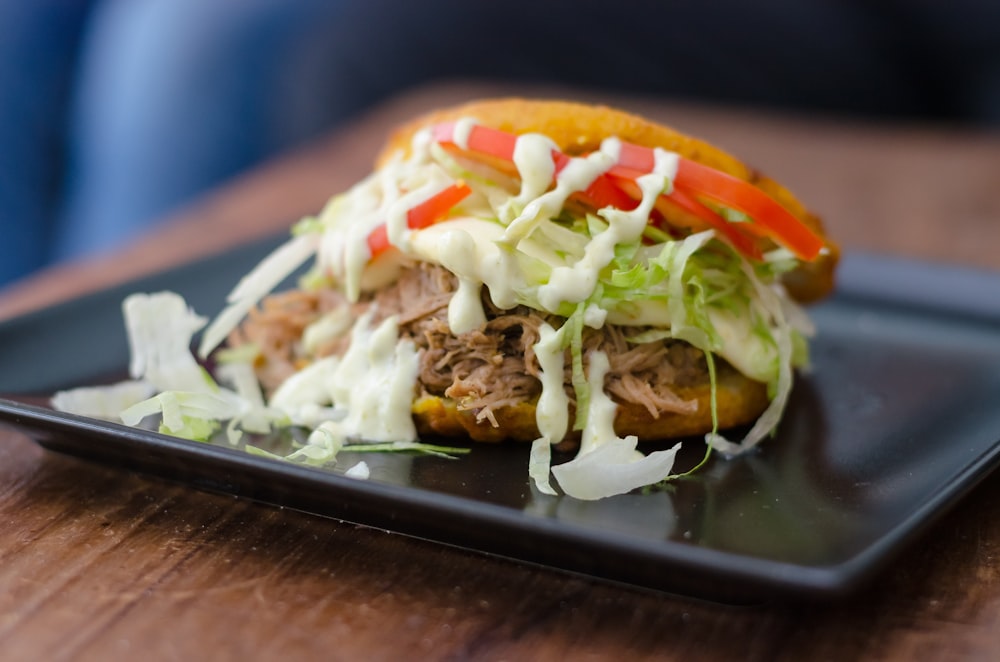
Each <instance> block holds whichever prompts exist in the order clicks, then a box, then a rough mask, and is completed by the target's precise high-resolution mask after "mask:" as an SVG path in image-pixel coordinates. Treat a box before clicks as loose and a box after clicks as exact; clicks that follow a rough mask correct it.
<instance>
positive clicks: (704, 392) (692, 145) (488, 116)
mask: <svg viewBox="0 0 1000 662" xmlns="http://www.w3.org/2000/svg"><path fill="white" fill-rule="evenodd" d="M465 117H471V118H474V119H475V120H476V121H477V122H479V123H481V124H483V125H485V126H489V127H492V128H496V129H499V130H502V131H507V132H510V133H514V134H518V135H520V134H524V133H540V134H543V135H545V136H548V137H549V138H550V139H552V140H553V141H554V142H555V143H556V145H557V146H558V147H559V148H560V149H561V150H563V151H564V152H565V153H566V154H569V155H572V156H575V155H581V154H586V153H588V152H591V151H594V150H596V149H598V148H599V147H600V145H601V141H602V140H604V139H605V138H608V137H617V138H619V139H621V140H623V141H626V142H631V143H634V144H637V145H641V146H644V147H660V148H662V149H665V150H668V151H672V152H676V153H678V154H680V155H681V156H683V157H684V158H687V159H690V160H693V161H697V162H699V163H702V164H704V165H707V166H711V167H712V168H715V169H717V170H721V171H723V172H726V173H728V174H730V175H733V176H735V177H738V178H739V179H742V180H744V181H746V182H749V183H751V184H753V185H754V186H756V187H758V188H759V189H761V190H762V191H764V192H766V193H767V194H768V195H770V196H771V197H772V198H773V199H774V200H776V201H777V202H779V203H780V204H781V205H782V206H784V207H785V208H786V209H787V210H788V211H789V212H791V213H792V214H793V215H794V216H796V217H797V218H798V219H800V220H801V221H802V222H803V223H805V224H806V225H808V226H809V227H810V228H812V229H813V230H815V231H816V232H817V233H818V234H819V235H820V236H824V237H825V233H824V231H823V227H822V224H821V221H820V219H819V218H818V217H817V216H815V215H814V214H812V213H811V212H809V211H808V210H807V209H806V208H805V207H804V206H803V205H802V204H801V203H800V202H799V201H798V200H797V199H796V198H795V197H794V196H793V195H792V194H791V193H790V192H789V191H788V190H787V189H785V188H784V187H782V186H781V185H780V184H778V183H777V182H775V181H774V180H772V179H769V178H767V177H765V176H764V175H762V174H761V173H759V172H757V171H756V170H754V169H752V168H750V167H748V166H746V165H745V164H743V163H742V162H740V161H739V160H737V159H736V158H734V157H733V156H731V155H729V154H727V153H726V152H724V151H722V150H720V149H718V148H716V147H713V146H712V145H710V144H708V143H706V142H703V141H701V140H698V139H696V138H691V137H689V136H686V135H684V134H682V133H679V132H678V131H675V130H674V129H671V128H669V127H666V126H663V125H660V124H657V123H655V122H651V121H649V120H646V119H644V118H641V117H638V116H635V115H631V114H628V113H625V112H622V111H619V110H615V109H612V108H608V107H605V106H594V105H585V104H578V103H570V102H564V101H534V100H526V99H517V98H510V99H498V100H486V101H477V102H472V103H468V104H465V105H461V106H456V107H453V108H448V109H444V110H438V111H435V112H431V113H429V114H427V115H424V116H423V117H420V118H417V119H415V120H413V121H411V122H409V123H407V124H405V125H403V126H401V127H400V128H398V129H397V130H396V131H395V132H394V133H393V134H392V135H391V137H390V139H389V141H388V143H387V144H386V146H385V147H384V148H383V150H382V152H381V153H380V155H379V156H378V159H377V165H379V166H381V165H382V164H384V163H386V162H387V161H388V160H389V159H390V158H392V157H393V156H394V155H395V154H397V153H399V152H403V153H404V154H407V153H408V152H409V150H410V144H411V140H412V138H413V136H414V134H415V133H416V132H417V131H419V130H420V129H422V128H425V127H428V126H431V125H433V124H436V123H440V122H447V121H455V120H458V119H460V118H465ZM827 247H828V251H827V252H826V253H825V254H824V255H822V256H820V257H819V258H818V259H817V260H815V261H814V262H811V263H806V264H804V265H803V266H802V267H800V268H799V269H798V270H797V271H795V272H793V273H792V274H790V275H789V276H788V277H787V278H786V279H785V281H784V282H785V285H786V287H787V289H788V291H789V294H790V295H791V296H792V297H794V298H795V299H796V300H798V301H802V302H809V301H814V300H817V299H819V298H821V297H823V296H825V295H826V294H828V293H829V292H830V290H831V289H832V287H833V274H834V269H835V266H836V264H837V259H838V253H839V251H838V249H837V246H836V245H835V244H833V243H832V242H829V240H827ZM727 367H728V366H727ZM675 393H676V394H677V395H678V396H680V397H681V398H683V399H684V400H694V401H697V403H698V407H697V409H696V410H695V411H694V412H693V413H685V414H678V413H672V412H664V413H660V414H659V415H657V416H654V415H652V414H650V412H649V411H648V410H647V409H646V408H645V407H643V406H641V405H638V404H633V403H628V402H625V403H623V402H618V410H617V414H616V417H615V431H616V433H617V434H619V435H621V436H625V435H636V436H637V437H638V438H639V440H640V441H652V440H663V439H671V438H677V437H686V436H694V435H703V434H705V433H707V432H710V431H711V430H712V408H711V384H710V381H709V379H708V375H707V373H706V375H705V379H704V380H703V382H701V383H697V384H693V385H686V386H684V387H677V388H676V389H675ZM716 402H717V408H716V411H717V416H718V423H719V428H720V429H726V428H731V427H735V426H740V425H746V424H750V423H752V422H753V421H754V420H756V419H757V418H758V417H759V416H760V415H761V413H762V412H763V411H764V410H765V409H766V408H767V405H768V402H769V401H768V396H767V388H766V386H765V385H764V384H762V383H760V382H757V381H754V380H751V379H749V378H747V377H745V376H744V375H742V374H741V373H739V372H737V371H736V370H735V369H731V368H729V369H725V370H721V371H720V372H719V375H718V381H717V390H716ZM493 414H494V418H495V420H496V422H497V426H496V427H494V426H493V425H492V424H491V423H490V422H488V421H485V420H483V421H477V420H476V419H477V417H476V412H475V411H472V410H463V409H461V408H460V407H459V405H458V402H457V401H455V400H453V399H450V398H446V397H438V396H429V395H424V396H421V397H420V398H418V399H417V400H416V401H415V402H414V404H413V417H414V421H415V422H416V425H417V430H418V432H419V434H421V435H424V436H446V437H470V438H471V439H473V440H475V441H485V442H498V441H504V440H516V441H532V440H534V439H536V438H538V436H539V432H538V427H537V425H536V423H535V404H534V403H523V404H519V405H513V406H507V407H504V408H501V409H497V410H494V412H493ZM571 420H572V419H571ZM573 436H574V435H573V433H572V432H570V433H569V434H568V435H567V438H568V439H572V438H573Z"/></svg>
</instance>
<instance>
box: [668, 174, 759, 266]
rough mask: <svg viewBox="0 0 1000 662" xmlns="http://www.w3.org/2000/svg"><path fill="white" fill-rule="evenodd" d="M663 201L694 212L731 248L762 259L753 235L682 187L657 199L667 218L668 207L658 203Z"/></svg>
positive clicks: (752, 257) (756, 258)
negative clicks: (723, 238) (746, 232)
mask: <svg viewBox="0 0 1000 662" xmlns="http://www.w3.org/2000/svg"><path fill="white" fill-rule="evenodd" d="M664 201H666V202H668V203H671V204H673V205H676V206H677V207H679V208H680V209H683V210H684V211H686V212H688V213H690V214H694V215H695V216H697V217H698V218H700V219H701V220H703V221H705V222H706V223H708V225H709V226H711V227H712V228H713V229H714V230H716V231H718V232H719V233H720V234H721V235H722V236H723V237H725V238H726V240H727V241H728V242H729V244H730V245H731V246H732V247H733V248H735V249H736V250H737V251H739V252H740V253H742V254H743V255H745V256H746V257H748V258H750V259H753V260H757V261H761V260H763V259H764V254H763V253H762V252H761V250H760V246H758V245H757V242H756V241H754V239H753V237H750V236H748V235H747V234H745V233H744V232H743V228H742V225H735V224H733V223H730V222H729V221H727V220H726V219H724V218H723V217H722V216H721V215H720V214H717V213H715V212H714V211H712V210H711V209H709V208H708V207H706V206H705V205H703V204H701V203H700V202H698V200H696V199H695V198H694V197H693V196H691V195H688V194H687V193H686V192H685V191H683V190H682V189H677V188H675V189H674V190H673V191H671V192H670V193H669V194H668V195H661V196H660V199H659V200H658V201H657V204H656V207H657V209H659V210H660V211H661V212H662V213H663V215H664V216H666V217H667V218H669V215H670V214H669V211H670V208H669V207H667V208H666V209H664V208H663V207H662V206H661V204H660V203H661V202H664ZM745 225H749V224H745Z"/></svg>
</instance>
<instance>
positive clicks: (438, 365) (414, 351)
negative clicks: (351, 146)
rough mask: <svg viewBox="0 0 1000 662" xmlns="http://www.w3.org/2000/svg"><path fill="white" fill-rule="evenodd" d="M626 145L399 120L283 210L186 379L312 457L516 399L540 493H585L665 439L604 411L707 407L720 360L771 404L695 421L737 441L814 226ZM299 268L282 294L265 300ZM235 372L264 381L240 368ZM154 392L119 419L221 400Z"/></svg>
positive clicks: (799, 320)
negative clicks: (781, 224)
mask: <svg viewBox="0 0 1000 662" xmlns="http://www.w3.org/2000/svg"><path fill="white" fill-rule="evenodd" d="M637 150H638V148H637V147H636V146H634V145H629V144H627V143H623V142H621V141H620V140H618V139H616V138H609V139H606V140H605V141H604V142H603V143H602V144H601V147H600V149H598V150H595V151H593V152H591V153H589V154H585V155H581V156H568V155H566V154H564V153H563V152H561V151H560V150H559V148H558V146H557V145H556V144H555V143H553V142H552V141H551V140H550V139H548V138H547V137H545V136H543V135H539V134H524V135H519V136H514V135H513V134H504V133H502V132H499V131H495V130H492V129H488V128H487V127H484V126H481V125H480V124H478V123H477V122H476V121H475V120H474V119H462V120H460V121H458V122H454V123H450V124H447V125H435V126H432V127H429V128H427V129H425V130H423V131H420V132H418V133H416V134H415V136H414V137H413V140H412V144H411V145H410V147H409V150H408V152H406V153H400V154H399V155H397V157H396V158H394V159H393V160H391V161H390V162H388V163H386V164H384V165H383V166H382V167H380V168H379V169H378V170H377V171H375V172H374V173H373V174H371V175H370V176H369V177H368V178H367V179H365V180H363V181H361V182H360V183H358V184H357V185H356V186H354V187H353V188H352V189H350V190H349V191H347V192H345V193H343V194H341V195H338V196H337V197H335V198H333V199H332V200H331V201H330V203H329V204H328V205H327V206H326V208H325V209H324V210H323V211H322V212H321V213H320V214H319V215H318V216H316V217H314V218H307V219H304V220H303V221H301V222H300V223H299V224H298V225H297V226H296V227H295V229H294V232H293V236H292V238H291V239H290V241H289V242H288V243H286V244H285V245H284V246H282V247H280V248H279V249H278V250H277V251H276V252H275V253H274V254H273V255H271V256H270V257H269V258H267V259H266V260H264V261H263V262H262V263H261V264H260V265H259V266H258V267H257V268H256V269H255V270H254V271H252V272H251V273H250V274H248V275H247V276H246V277H245V278H244V279H243V280H242V281H241V282H240V283H239V284H238V285H237V287H236V288H235V289H234V291H233V292H232V293H231V295H230V297H229V305H228V307H227V308H226V309H225V310H224V311H223V312H222V313H221V314H220V315H219V316H218V317H217V318H216V319H215V320H214V321H213V322H212V324H211V325H209V326H208V328H207V329H205V331H204V333H203V334H202V339H201V346H200V350H199V351H200V353H201V355H202V356H207V355H208V354H209V353H211V352H212V351H213V350H214V349H215V348H216V347H217V346H219V345H220V344H222V343H223V342H224V341H226V340H227V339H228V349H227V350H226V352H225V355H224V358H223V359H222V360H223V361H224V363H225V364H226V365H225V366H224V368H226V371H228V374H229V375H230V377H231V379H230V381H231V383H232V384H233V388H232V389H231V390H230V389H226V388H223V387H220V386H218V385H215V384H214V383H213V384H210V386H209V387H208V390H210V391H212V392H213V393H214V394H215V396H218V395H219V394H220V393H227V394H228V393H233V394H234V398H230V399H228V400H226V407H228V408H226V409H225V413H226V416H227V417H228V418H229V420H230V432H233V430H234V429H236V428H238V427H240V426H241V425H242V426H243V428H244V429H257V428H260V427H262V426H263V427H265V428H266V427H268V426H274V425H287V424H292V425H304V426H308V427H309V428H311V429H313V430H314V432H313V434H312V435H311V436H310V444H314V445H317V446H323V447H325V448H326V449H328V450H329V449H333V450H332V451H331V455H330V457H332V456H333V454H335V452H336V449H338V448H340V447H342V446H343V444H344V443H352V442H404V443H406V442H415V441H416V440H417V437H418V434H419V432H420V430H418V426H417V423H416V422H415V420H414V418H415V417H414V412H415V411H416V409H417V408H418V407H419V406H420V403H421V402H424V401H426V400H427V399H428V398H429V399H432V400H433V399H439V400H442V401H447V402H448V403H449V406H452V407H454V408H455V409H456V410H458V411H463V412H467V413H469V414H470V415H472V416H474V418H475V421H476V423H477V424H478V425H480V426H481V427H480V429H481V430H482V436H481V438H483V439H494V438H496V439H499V438H504V436H505V435H504V431H503V430H502V427H503V422H502V420H499V419H501V418H502V414H503V412H504V411H506V410H510V409H516V408H518V407H523V406H527V407H530V408H532V409H533V412H534V425H533V426H532V428H531V434H532V436H533V437H534V438H533V445H532V447H531V453H530V461H529V473H530V475H531V476H532V478H533V479H534V484H535V486H536V487H537V488H538V489H539V490H540V491H542V492H545V493H555V490H554V489H553V488H552V486H551V484H550V476H551V475H554V476H555V477H556V478H557V480H558V481H559V485H560V487H561V488H562V490H563V492H565V493H567V494H570V495H571V496H576V497H579V498H585V499H590V498H600V497H604V496H609V495H612V494H617V493H621V492H625V491H628V490H630V489H634V488H636V487H641V486H644V485H649V484H653V483H657V482H659V481H662V480H665V479H667V478H669V477H670V476H671V470H672V467H673V460H674V454H675V453H676V452H677V447H676V446H675V447H674V448H673V449H670V450H667V451H658V452H654V453H650V454H648V455H645V454H643V453H641V452H640V451H639V450H637V448H636V444H637V441H638V440H637V439H636V437H635V436H625V437H624V438H623V437H619V436H618V435H617V433H616V429H615V414H616V410H617V408H618V407H619V406H621V405H623V404H628V405H632V406H634V407H636V408H638V409H641V410H643V411H645V412H647V414H648V417H649V419H650V420H656V419H658V418H660V417H662V416H666V415H681V416H683V415H685V414H691V413H693V412H694V411H695V410H697V409H698V407H699V406H704V404H701V405H700V404H699V402H697V401H694V400H692V399H687V398H685V397H684V396H683V395H682V394H683V393H684V392H685V388H688V387H692V386H695V385H704V384H706V383H707V384H709V385H710V387H711V389H712V393H713V397H712V400H711V404H710V405H709V406H711V407H714V403H715V398H714V394H715V388H716V385H717V384H718V383H719V382H720V381H722V380H725V379H726V377H727V375H734V374H737V373H738V374H739V375H742V376H744V377H746V378H748V379H749V380H752V381H753V382H758V383H760V384H762V385H765V386H766V392H767V397H768V398H769V400H770V402H769V404H768V405H766V407H765V408H764V410H763V413H761V415H760V416H759V418H758V419H757V420H756V422H754V423H753V424H752V425H751V426H749V429H748V431H747V432H746V433H745V436H744V437H743V438H742V439H740V440H735V441H733V440H728V439H726V438H724V437H723V436H722V435H721V434H720V433H719V431H718V429H716V426H715V425H713V426H712V430H711V431H710V432H709V433H708V434H706V435H705V440H706V443H707V444H708V446H709V448H714V449H717V450H720V451H722V452H724V453H737V452H740V451H743V450H746V449H748V448H750V447H752V446H754V445H755V444H757V443H758V442H759V441H760V440H761V439H763V438H764V437H766V436H767V435H768V434H769V433H770V432H771V431H772V430H773V429H774V428H775V426H776V425H777V423H778V421H779V419H780V416H781V413H782V410H783V408H784V406H785V402H786V400H787V397H788V394H789V391H790V389H791V384H792V373H793V368H794V367H795V366H799V365H804V364H805V362H806V343H805V341H804V337H805V336H807V335H809V334H810V333H811V325H810V324H809V321H808V319H807V318H806V316H805V314H804V313H803V312H802V311H801V310H800V309H799V308H798V306H797V305H796V304H795V303H794V302H793V301H792V300H791V298H790V297H789V296H788V295H787V293H786V292H785V290H784V288H783V287H782V285H781V282H780V279H781V276H782V275H783V274H784V273H786V272H788V271H790V270H793V269H795V268H796V267H797V266H799V265H800V264H801V262H802V261H804V260H808V259H812V258H813V257H815V255H816V254H817V253H818V252H819V251H821V250H822V240H820V239H818V238H816V237H814V236H811V235H810V234H809V231H808V230H807V229H803V228H798V227H791V230H790V231H775V230H774V227H773V226H772V225H769V224H767V223H762V219H759V218H753V217H751V216H750V214H749V213H748V209H747V208H746V207H744V208H740V207H741V206H742V205H738V204H734V205H728V204H726V202H725V201H721V202H720V201H719V200H706V199H704V197H703V198H702V199H701V200H696V199H694V197H693V196H692V195H691V191H692V190H696V189H697V186H698V182H697V177H696V176H697V175H699V173H700V171H698V170H696V169H695V165H694V164H691V163H690V162H686V161H685V160H683V159H681V158H680V157H679V156H678V155H677V154H673V153H670V152H667V151H664V150H662V149H653V150H644V151H643V152H641V153H639V152H637ZM637 155H638V156H637ZM685 168H686V170H685ZM692 173H693V174H692ZM682 178H685V179H684V182H689V183H690V186H691V187H692V188H688V186H687V184H685V186H681V184H682ZM678 209H680V210H681V211H680V212H679V211H678ZM692 213H693V215H692ZM692 219H693V220H692ZM795 233H798V237H797V238H796V236H794V235H795ZM786 237H787V238H789V240H788V241H783V238H786ZM310 261H311V263H310ZM304 264H311V267H310V268H309V270H308V271H307V273H306V275H305V276H303V277H301V279H300V286H299V288H298V289H296V290H293V291H289V292H285V293H280V294H276V295H271V296H267V295H268V294H269V293H270V292H271V290H272V289H274V288H275V287H276V286H277V285H278V284H279V283H280V282H282V281H283V280H284V279H285V278H287V277H288V276H289V275H290V274H292V273H294V272H295V271H296V270H298V269H299V267H301V266H302V265H304ZM258 304H259V305H258ZM226 371H224V372H226ZM251 372H252V374H254V375H255V376H256V378H257V379H258V380H259V383H260V384H261V385H262V386H263V389H264V390H263V393H259V392H256V393H255V392H254V386H249V387H248V386H247V377H246V376H247V374H250V373H251ZM239 375H242V378H241V379H236V378H233V376H239ZM209 381H210V380H209ZM168 385H169V384H168ZM241 385H242V386H241ZM762 388H763V387H762ZM158 390H160V391H164V390H169V389H165V388H163V387H160V388H159V389H158ZM187 390H189V391H190V390H191V389H190V388H188V389H187ZM248 393H251V394H252V395H247V394H248ZM215 396H213V397H215ZM223 399H225V398H223ZM153 400H155V401H156V404H149V403H150V402H151V401H146V402H145V403H140V405H137V407H138V409H136V408H133V411H131V412H129V416H126V418H128V419H131V420H138V419H137V417H138V418H141V415H144V414H148V413H151V412H152V411H154V410H156V411H161V413H162V414H163V417H164V420H165V421H166V420H167V419H168V416H167V414H168V411H167V409H166V407H168V406H169V407H171V412H173V414H174V415H172V416H170V417H169V418H170V420H173V421H177V422H178V423H177V425H178V426H180V428H182V429H180V430H171V429H169V427H168V428H167V430H166V431H168V432H173V433H181V434H183V433H184V431H185V430H187V431H190V430H191V429H195V428H191V419H192V418H194V419H197V418H199V417H201V418H202V419H205V420H217V419H221V418H222V415H221V414H219V415H216V414H215V413H213V412H212V411H211V409H212V407H210V406H204V407H202V408H201V409H198V410H194V409H188V410H184V411H182V412H181V413H180V414H177V409H176V406H177V405H176V403H177V402H178V401H180V400H177V399H176V398H174V399H173V400H164V399H163V397H162V395H161V396H157V397H156V398H154V399H153ZM181 400H183V399H181ZM236 401H238V402H239V404H238V405H234V404H233V402H236ZM158 408H159V409H158ZM234 412H236V413H235V414H234ZM712 420H713V421H714V420H715V418H714V410H713V417H712ZM248 421H250V422H252V425H250V426H248V425H247V422H248ZM195 427H196V429H201V428H198V427H197V426H195ZM491 430H494V431H497V432H496V434H493V433H491V432H490V431H491ZM188 436H191V435H190V434H189V435H188ZM472 436H473V438H476V433H475V432H472ZM507 436H516V435H507ZM663 436H670V434H669V431H667V433H666V434H665V435H663ZM567 438H574V439H578V440H579V442H580V448H579V451H578V454H577V456H576V458H575V459H574V460H572V461H570V462H566V463H563V464H562V465H559V466H556V467H554V468H551V467H550V453H551V451H550V449H551V447H552V446H553V445H555V444H558V443H559V442H561V441H563V440H564V439H567ZM316 454H317V453H314V454H313V455H316Z"/></svg>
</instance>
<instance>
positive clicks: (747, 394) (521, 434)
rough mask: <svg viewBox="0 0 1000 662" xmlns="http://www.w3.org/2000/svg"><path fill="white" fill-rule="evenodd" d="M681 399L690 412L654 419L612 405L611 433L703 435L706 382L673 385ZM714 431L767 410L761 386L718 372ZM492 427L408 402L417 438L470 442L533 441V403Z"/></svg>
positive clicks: (504, 414)
mask: <svg viewBox="0 0 1000 662" xmlns="http://www.w3.org/2000/svg"><path fill="white" fill-rule="evenodd" d="M676 392H677V395H679V396H680V397H681V398H682V399H684V400H696V401H697V402H698V408H697V410H696V411H695V412H694V413H690V414H675V413H663V414H660V416H659V417H658V418H654V417H653V416H651V415H650V413H649V411H648V410H647V409H646V408H645V407H642V406H639V405H636V404H631V403H628V404H621V403H619V405H618V410H617V413H616V415H615V432H617V433H618V435H619V436H627V435H632V434H634V435H636V436H637V437H638V438H639V440H640V441H657V440H661V439H676V438H679V437H690V436H694V435H701V434H705V433H706V432H708V431H710V430H711V429H712V407H711V389H710V387H709V384H708V383H707V382H706V383H704V384H700V385H697V386H689V387H682V388H678V389H677V391H676ZM716 403H717V404H716V407H717V413H718V420H719V429H723V430H724V429H727V428H731V427H735V426H737V425H745V424H748V423H752V422H753V421H754V420H756V419H757V417H758V416H760V414H761V413H762V412H763V411H764V409H766V408H767V405H768V398H767V387H766V386H765V385H764V384H761V383H760V382H755V381H753V380H750V379H748V378H746V377H744V376H743V375H741V374H740V373H738V372H736V371H733V370H730V371H726V372H725V373H723V374H720V375H719V381H718V383H717V389H716ZM494 414H495V416H496V420H497V424H498V425H497V426H496V427H493V425H492V424H491V423H490V422H489V421H479V422H477V421H476V413H475V412H474V411H470V410H461V409H459V408H458V407H457V404H456V402H455V401H454V400H451V399H448V398H439V397H436V396H425V397H422V398H419V399H418V400H416V401H415V402H414V403H413V420H414V421H415V422H416V424H417V432H418V433H419V434H420V435H421V436H444V437H464V436H468V437H469V438H471V439H472V440H473V441H480V442H500V441H505V440H511V441H533V440H534V439H537V438H538V436H539V433H538V426H537V425H536V424H535V405H534V404H533V403H524V404H521V405H517V406H514V407H505V408H502V409H498V410H495V411H494Z"/></svg>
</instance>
